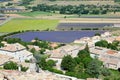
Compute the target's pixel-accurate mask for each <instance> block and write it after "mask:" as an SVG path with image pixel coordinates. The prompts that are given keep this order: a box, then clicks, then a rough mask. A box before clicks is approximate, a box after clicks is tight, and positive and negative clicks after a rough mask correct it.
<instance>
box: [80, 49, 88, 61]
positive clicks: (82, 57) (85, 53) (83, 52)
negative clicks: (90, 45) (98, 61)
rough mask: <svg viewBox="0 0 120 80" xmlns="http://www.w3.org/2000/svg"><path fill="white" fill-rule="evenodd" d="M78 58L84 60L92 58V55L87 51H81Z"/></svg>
mask: <svg viewBox="0 0 120 80" xmlns="http://www.w3.org/2000/svg"><path fill="white" fill-rule="evenodd" d="M78 57H79V58H80V59H81V60H82V59H84V58H86V57H90V53H89V52H88V51H86V50H81V51H79V52H78Z"/></svg>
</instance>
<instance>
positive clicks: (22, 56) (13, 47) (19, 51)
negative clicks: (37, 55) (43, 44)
mask: <svg viewBox="0 0 120 80" xmlns="http://www.w3.org/2000/svg"><path fill="white" fill-rule="evenodd" d="M4 45H5V46H4V47H1V48H0V54H3V55H7V56H11V57H14V59H18V60H19V61H20V62H22V61H25V60H26V59H27V60H29V59H30V58H32V57H33V55H32V53H31V52H29V51H27V50H26V48H25V47H24V46H22V45H21V44H19V43H15V44H7V43H6V44H4Z"/></svg>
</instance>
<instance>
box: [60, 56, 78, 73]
mask: <svg viewBox="0 0 120 80" xmlns="http://www.w3.org/2000/svg"><path fill="white" fill-rule="evenodd" d="M76 65H77V63H76V62H75V60H74V59H73V58H72V57H71V56H70V55H67V56H65V57H63V59H62V62H61V67H62V69H63V70H67V71H74V68H75V66H76Z"/></svg>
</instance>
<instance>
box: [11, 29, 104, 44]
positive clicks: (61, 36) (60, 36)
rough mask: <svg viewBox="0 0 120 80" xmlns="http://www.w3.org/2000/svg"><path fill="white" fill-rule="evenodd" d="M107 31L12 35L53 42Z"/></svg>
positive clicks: (69, 40)
mask: <svg viewBox="0 0 120 80" xmlns="http://www.w3.org/2000/svg"><path fill="white" fill-rule="evenodd" d="M103 32H105V31H41V32H25V33H20V34H15V35H12V36H10V37H12V38H21V39H22V40H23V41H31V40H33V39H34V38H36V37H37V38H39V39H40V40H47V41H51V42H61V43H70V42H73V41H74V40H76V39H80V38H82V37H91V36H94V35H95V33H103Z"/></svg>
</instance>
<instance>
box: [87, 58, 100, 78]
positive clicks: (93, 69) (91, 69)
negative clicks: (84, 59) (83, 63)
mask: <svg viewBox="0 0 120 80" xmlns="http://www.w3.org/2000/svg"><path fill="white" fill-rule="evenodd" d="M101 66H102V63H101V62H100V61H99V60H97V59H94V60H92V61H91V62H90V63H89V64H88V66H87V68H86V72H87V73H88V74H89V75H90V76H91V77H95V78H98V76H99V75H100V70H101Z"/></svg>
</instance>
